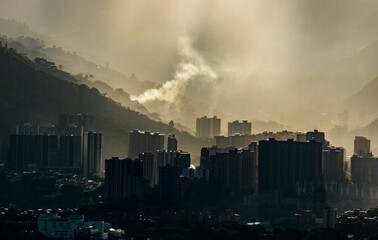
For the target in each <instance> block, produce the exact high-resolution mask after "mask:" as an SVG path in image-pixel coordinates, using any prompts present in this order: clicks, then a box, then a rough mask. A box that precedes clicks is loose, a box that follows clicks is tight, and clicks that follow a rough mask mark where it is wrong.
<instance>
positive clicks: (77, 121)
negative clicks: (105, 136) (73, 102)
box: [59, 113, 93, 134]
mask: <svg viewBox="0 0 378 240" xmlns="http://www.w3.org/2000/svg"><path fill="white" fill-rule="evenodd" d="M92 120H93V117H92V116H91V115H88V114H80V113H79V114H61V115H60V116H59V129H60V131H61V134H80V131H81V129H83V131H84V132H87V131H89V130H90V129H91V124H92Z"/></svg>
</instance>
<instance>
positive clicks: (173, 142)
mask: <svg viewBox="0 0 378 240" xmlns="http://www.w3.org/2000/svg"><path fill="white" fill-rule="evenodd" d="M167 150H168V151H177V138H176V136H175V135H174V134H169V136H168V144H167Z"/></svg>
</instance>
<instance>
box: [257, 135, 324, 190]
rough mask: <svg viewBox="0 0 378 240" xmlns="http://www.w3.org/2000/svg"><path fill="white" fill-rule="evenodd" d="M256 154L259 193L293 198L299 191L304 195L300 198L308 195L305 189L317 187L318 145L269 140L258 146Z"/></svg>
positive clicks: (318, 169) (320, 166)
mask: <svg viewBox="0 0 378 240" xmlns="http://www.w3.org/2000/svg"><path fill="white" fill-rule="evenodd" d="M258 152H259V154H258V156H259V160H258V163H259V168H258V179H259V181H258V182H259V192H261V193H263V192H271V193H273V194H277V193H279V194H281V195H282V196H283V197H297V196H298V195H300V194H302V193H300V191H302V190H303V189H305V190H306V191H307V192H305V193H303V194H311V193H312V190H313V189H311V188H306V187H305V186H310V185H312V186H321V183H322V144H321V143H318V142H315V141H310V142H296V141H294V140H292V139H289V140H287V141H277V140H275V139H273V138H271V139H269V140H264V141H260V142H259V151H258ZM300 186H304V187H303V188H301V187H300ZM300 189H302V190H300Z"/></svg>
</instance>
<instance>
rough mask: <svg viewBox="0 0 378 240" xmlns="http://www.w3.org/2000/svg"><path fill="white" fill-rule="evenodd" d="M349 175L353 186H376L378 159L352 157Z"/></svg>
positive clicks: (377, 180) (377, 182) (377, 183)
mask: <svg viewBox="0 0 378 240" xmlns="http://www.w3.org/2000/svg"><path fill="white" fill-rule="evenodd" d="M350 161H351V166H350V174H351V178H352V182H353V183H355V184H365V185H370V186H378V158H374V157H366V156H364V157H361V156H358V155H356V154H355V155H353V156H352V158H351V160H350Z"/></svg>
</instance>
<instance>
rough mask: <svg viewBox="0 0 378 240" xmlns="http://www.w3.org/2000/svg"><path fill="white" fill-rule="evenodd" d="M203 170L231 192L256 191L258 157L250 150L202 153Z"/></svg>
mask: <svg viewBox="0 0 378 240" xmlns="http://www.w3.org/2000/svg"><path fill="white" fill-rule="evenodd" d="M200 167H201V168H203V169H208V170H209V176H210V177H211V178H213V179H216V180H218V181H219V182H221V183H222V184H223V185H224V186H225V187H226V188H228V189H229V190H231V191H240V190H253V189H256V186H255V182H256V177H257V176H256V174H257V171H256V167H257V166H256V155H255V152H251V151H250V150H238V149H232V150H229V151H227V152H223V151H219V152H215V153H210V151H209V149H206V148H203V149H202V151H201V166H200Z"/></svg>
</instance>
